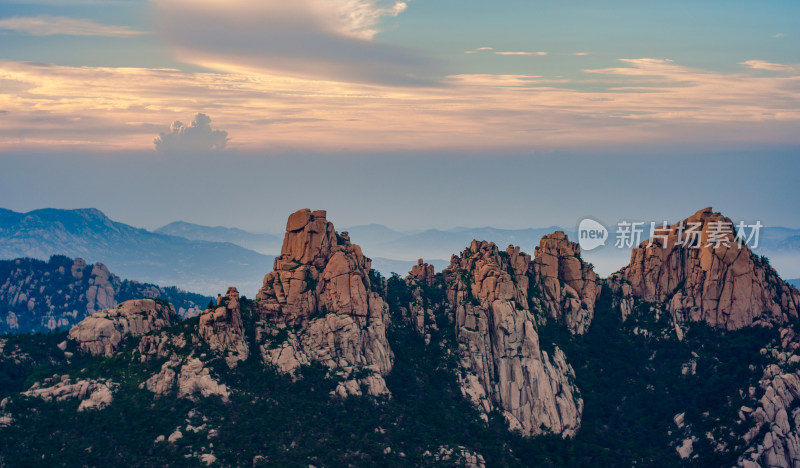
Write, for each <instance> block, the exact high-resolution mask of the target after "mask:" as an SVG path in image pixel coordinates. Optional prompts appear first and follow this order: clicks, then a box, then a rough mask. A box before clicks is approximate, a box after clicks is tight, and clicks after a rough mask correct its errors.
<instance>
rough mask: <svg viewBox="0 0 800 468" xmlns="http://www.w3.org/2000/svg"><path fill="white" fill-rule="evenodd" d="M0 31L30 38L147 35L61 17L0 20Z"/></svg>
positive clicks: (16, 17)
mask: <svg viewBox="0 0 800 468" xmlns="http://www.w3.org/2000/svg"><path fill="white" fill-rule="evenodd" d="M0 29H5V30H8V31H17V32H22V33H27V34H30V35H32V36H52V35H56V34H63V35H67V36H107V37H129V36H138V35H141V34H147V33H145V32H143V31H136V30H133V29H131V28H128V27H126V26H108V25H103V24H97V23H95V22H93V21H91V20H85V19H75V18H67V17H63V16H47V15H39V16H15V17H12V18H4V19H0Z"/></svg>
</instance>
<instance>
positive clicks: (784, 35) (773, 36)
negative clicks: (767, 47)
mask: <svg viewBox="0 0 800 468" xmlns="http://www.w3.org/2000/svg"><path fill="white" fill-rule="evenodd" d="M786 36H788V34H786V33H777V34H773V35H772V38H773V39H780V38H781V37H786Z"/></svg>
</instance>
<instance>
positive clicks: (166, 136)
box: [153, 114, 228, 153]
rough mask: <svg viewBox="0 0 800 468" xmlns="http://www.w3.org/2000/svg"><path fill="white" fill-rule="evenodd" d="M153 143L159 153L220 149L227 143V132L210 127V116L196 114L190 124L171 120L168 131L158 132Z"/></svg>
mask: <svg viewBox="0 0 800 468" xmlns="http://www.w3.org/2000/svg"><path fill="white" fill-rule="evenodd" d="M153 143H155V145H156V151H159V152H161V153H168V152H177V151H180V152H192V151H214V150H222V149H225V145H227V144H228V132H226V131H225V130H214V129H212V128H211V118H209V117H208V116H207V115H206V114H197V115H195V117H194V120H193V121H192V123H191V124H190V125H184V124H183V123H181V122H179V121H177V120H176V121H174V122H172V125H170V127H169V131H168V132H160V133H159V134H158V137H156V139H155V140H153Z"/></svg>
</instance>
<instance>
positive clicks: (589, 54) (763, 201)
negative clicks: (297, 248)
mask: <svg viewBox="0 0 800 468" xmlns="http://www.w3.org/2000/svg"><path fill="white" fill-rule="evenodd" d="M797 18H800V2H797V1H771V2H755V1H725V2H722V1H697V0H695V1H682V0H677V1H671V2H659V3H656V2H642V1H596V0H594V1H570V2H565V1H531V0H527V1H521V0H520V1H516V0H514V1H511V0H505V1H497V2H477V1H473V0H459V1H446V0H435V1H434V0H427V1H426V0H415V1H410V2H406V3H404V2H392V1H388V2H378V1H375V0H294V1H291V2H288V1H283V0H261V1H255V0H227V1H212V0H150V1H145V0H4V1H3V3H2V4H0V206H2V207H7V208H11V209H15V210H22V211H27V210H30V209H35V208H41V207H61V208H76V207H87V206H93V207H97V208H100V209H102V210H104V211H106V212H107V213H108V214H109V215H111V216H112V217H114V218H115V219H119V220H121V221H125V222H129V223H131V224H135V225H139V226H146V227H157V226H158V225H160V224H164V223H166V222H169V221H173V220H176V219H184V220H187V221H193V222H202V223H205V224H225V225H235V226H241V227H246V228H249V229H253V230H276V228H275V227H276V226H280V225H281V224H282V220H283V219H285V217H286V215H287V214H288V213H289V212H290V211H293V210H295V209H297V208H301V207H310V208H328V210H329V211H330V212H331V214H332V216H334V215H335V216H336V218H335V219H334V221H336V222H337V224H339V225H348V224H363V223H369V222H378V223H383V224H388V225H390V226H394V227H397V228H421V227H451V226H455V225H469V226H476V225H489V224H491V225H494V226H498V227H529V226H548V225H553V224H560V225H564V226H569V225H571V224H572V225H574V224H575V222H576V221H577V219H579V218H580V217H582V216H586V215H592V216H595V217H600V218H605V220H607V221H614V220H617V219H619V218H633V217H640V218H648V219H649V218H655V219H656V220H659V219H660V218H662V217H663V218H666V219H667V220H673V221H674V220H675V219H678V218H680V217H683V216H686V215H688V214H691V213H693V212H694V211H695V210H697V209H699V208H702V207H703V206H707V205H713V206H714V207H715V208H717V209H720V210H723V211H724V212H725V213H726V214H728V215H729V216H731V217H733V218H746V219H756V218H760V219H763V220H765V222H768V223H770V224H772V225H784V226H790V227H800V214H799V213H800V210H798V209H797V206H798V202H800V195H798V191H797V189H796V179H797V174H798V173H799V172H798V169H800V162H799V161H800V131H799V130H798V129H799V128H800V33H798V32H797ZM199 113H202V114H204V116H200V117H197V114H199ZM175 121H179V122H175ZM180 122H182V123H180ZM156 140H157V141H158V144H156V143H155V141H156Z"/></svg>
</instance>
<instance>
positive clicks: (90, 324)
mask: <svg viewBox="0 0 800 468" xmlns="http://www.w3.org/2000/svg"><path fill="white" fill-rule="evenodd" d="M174 315H175V309H174V308H173V307H172V306H171V305H163V304H160V303H157V302H156V301H154V300H153V299H135V300H132V301H126V302H123V303H122V304H120V305H118V306H117V307H116V308H113V309H106V310H101V311H100V312H96V313H94V314H92V315H90V316H89V317H86V318H85V319H83V321H81V322H80V323H79V324H77V325H75V326H74V327H72V329H70V331H69V334H68V335H67V336H68V337H69V339H72V340H75V341H77V342H78V346H79V347H80V349H81V350H82V351H84V352H87V353H89V354H91V355H93V356H100V355H102V356H111V355H112V354H113V353H114V351H116V350H117V349H119V347H120V345H121V344H122V342H123V341H124V340H125V339H126V338H128V337H134V336H141V335H144V334H146V333H149V332H151V331H153V330H158V329H161V328H164V327H167V326H169V325H170V324H171V323H172V318H173V316H174Z"/></svg>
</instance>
